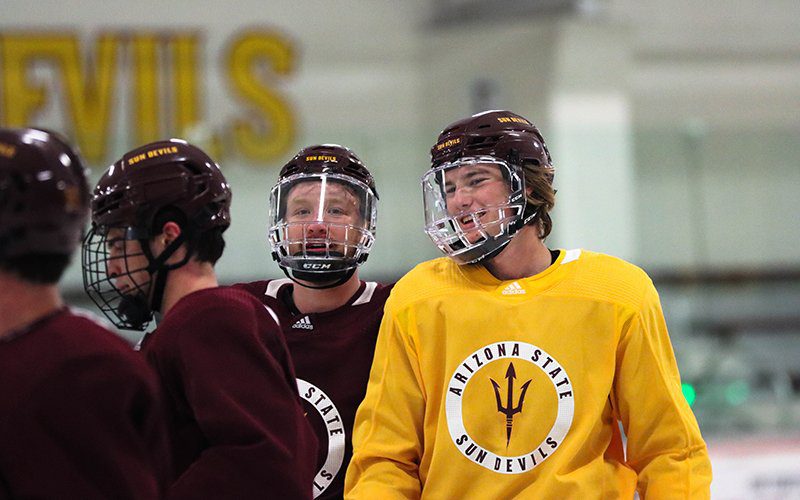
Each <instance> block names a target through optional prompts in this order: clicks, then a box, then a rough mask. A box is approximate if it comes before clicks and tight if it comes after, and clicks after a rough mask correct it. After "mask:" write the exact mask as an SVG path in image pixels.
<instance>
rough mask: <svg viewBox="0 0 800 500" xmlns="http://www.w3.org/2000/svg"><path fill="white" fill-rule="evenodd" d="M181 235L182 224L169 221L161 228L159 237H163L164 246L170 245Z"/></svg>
mask: <svg viewBox="0 0 800 500" xmlns="http://www.w3.org/2000/svg"><path fill="white" fill-rule="evenodd" d="M180 235H181V226H179V225H178V223H177V222H174V221H167V222H165V223H164V226H162V228H161V234H160V235H159V236H157V238H160V239H162V241H163V244H164V246H167V245H169V244H170V243H172V242H173V241H175V239H176V238H177V237H178V236H180Z"/></svg>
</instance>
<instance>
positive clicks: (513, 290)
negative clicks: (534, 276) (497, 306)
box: [502, 281, 525, 295]
mask: <svg viewBox="0 0 800 500" xmlns="http://www.w3.org/2000/svg"><path fill="white" fill-rule="evenodd" d="M524 293H525V289H524V288H522V287H521V286H520V285H519V283H517V282H516V281H515V282H513V283H511V284H510V285H508V286H507V287H505V288H504V289H503V292H502V294H503V295H522V294H524Z"/></svg>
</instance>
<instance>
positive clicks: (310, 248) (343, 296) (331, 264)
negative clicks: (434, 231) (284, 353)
mask: <svg viewBox="0 0 800 500" xmlns="http://www.w3.org/2000/svg"><path fill="white" fill-rule="evenodd" d="M377 202H378V193H377V191H376V189H375V181H374V180H373V178H372V175H371V174H370V172H369V171H368V170H367V168H366V167H365V166H364V164H363V163H362V162H361V160H359V158H358V157H357V156H356V155H355V154H354V153H353V152H352V151H351V150H349V149H347V148H344V147H342V146H338V145H334V144H325V145H318V146H310V147H307V148H305V149H303V150H301V151H300V152H299V153H297V155H296V156H295V157H294V158H292V159H291V160H290V161H289V163H287V164H286V165H285V166H284V167H283V169H282V170H281V172H280V175H279V179H278V182H277V183H276V184H275V186H274V187H273V189H272V191H271V195H270V222H269V224H270V229H269V240H270V243H271V247H272V251H273V253H272V255H273V257H274V258H275V260H276V261H277V262H278V265H279V266H280V267H281V268H282V269H283V271H284V272H285V273H286V275H287V277H288V278H286V279H277V280H267V281H256V282H253V283H247V284H243V285H239V286H242V287H243V288H245V289H246V290H248V291H250V292H251V293H253V294H254V295H255V296H257V297H259V298H260V299H261V300H262V301H263V302H264V304H266V305H267V306H269V307H270V308H271V309H272V310H274V311H275V313H276V314H278V316H279V317H280V319H281V325H282V326H283V334H284V336H285V337H286V341H287V342H288V344H289V350H290V352H291V355H292V359H293V361H294V365H295V370H296V373H297V377H298V381H297V383H298V387H299V389H300V396H301V397H302V398H303V400H304V405H305V410H306V413H307V415H308V418H309V419H310V420H311V423H312V424H313V425H314V430H315V431H316V434H317V438H318V439H319V442H320V449H319V456H318V458H317V459H316V461H315V462H314V465H315V466H316V469H315V470H316V471H317V473H316V477H315V478H314V482H313V486H314V488H313V489H314V495H315V496H316V497H318V498H325V499H328V498H342V492H343V488H344V475H345V470H346V468H347V464H348V463H349V461H350V457H351V455H352V444H351V435H352V428H353V419H354V418H355V412H356V408H358V405H359V403H361V400H362V398H363V397H364V391H365V390H366V386H367V378H368V377H369V369H370V365H371V363H372V355H373V352H374V349H375V338H376V337H377V334H378V327H379V325H380V321H381V316H382V315H383V304H384V302H385V301H386V298H387V296H388V295H389V290H390V288H391V287H390V286H384V285H380V284H378V283H375V282H365V281H361V280H359V278H358V266H359V265H360V264H362V263H363V262H364V261H366V259H367V256H368V255H369V251H370V249H371V248H372V243H373V241H374V239H375V223H376V217H377Z"/></svg>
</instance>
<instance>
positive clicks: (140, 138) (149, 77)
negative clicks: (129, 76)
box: [131, 34, 161, 144]
mask: <svg viewBox="0 0 800 500" xmlns="http://www.w3.org/2000/svg"><path fill="white" fill-rule="evenodd" d="M158 43H159V42H158V38H157V37H156V36H155V35H153V34H142V35H136V36H134V37H133V40H132V41H131V44H132V45H133V47H132V49H133V74H134V90H133V92H134V105H133V109H134V112H133V123H132V125H133V127H132V128H133V129H134V130H135V137H136V143H137V144H143V143H146V142H153V141H155V140H157V139H158V138H159V137H160V136H161V127H160V126H159V125H160V124H159V119H158V118H159V111H160V109H159V108H160V106H159V97H160V96H159V91H158Z"/></svg>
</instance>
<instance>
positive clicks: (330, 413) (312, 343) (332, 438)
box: [236, 278, 392, 499]
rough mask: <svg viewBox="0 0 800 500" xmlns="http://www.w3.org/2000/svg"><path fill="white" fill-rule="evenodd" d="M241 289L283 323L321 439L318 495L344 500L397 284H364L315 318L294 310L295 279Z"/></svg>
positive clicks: (316, 483) (307, 406) (302, 392)
mask: <svg viewBox="0 0 800 500" xmlns="http://www.w3.org/2000/svg"><path fill="white" fill-rule="evenodd" d="M236 286H237V287H241V288H243V289H245V290H247V291H249V292H250V293H252V294H253V295H255V296H256V297H258V298H260V299H261V301H262V302H263V303H264V304H265V305H267V306H268V307H269V308H271V309H272V310H273V311H275V313H276V314H277V315H278V317H279V318H280V322H281V327H282V330H283V334H284V336H285V337H286V342H287V343H288V344H289V351H290V352H291V354H292V360H293V361H294V367H295V371H296V373H297V377H298V380H297V384H298V388H299V389H300V396H301V397H302V398H303V403H304V406H305V409H306V414H307V415H308V418H309V419H310V420H311V423H312V424H313V426H314V430H315V431H316V433H317V438H318V439H319V448H320V449H319V455H318V457H317V461H316V465H317V469H316V471H317V474H316V476H315V478H314V495H315V497H317V498H324V499H328V498H342V496H343V493H344V475H345V471H346V469H347V465H348V464H349V463H350V457H351V456H352V454H353V445H352V440H351V437H352V433H353V421H354V420H355V415H356V409H358V405H359V404H360V403H361V400H362V399H363V398H364V394H365V393H366V390H367V382H368V380H369V370H370V367H371V366H372V356H373V354H374V352H375V340H376V338H377V336H378V328H379V327H380V324H381V318H382V317H383V304H384V302H386V299H387V297H388V296H389V292H390V290H391V288H392V285H388V286H387V285H381V284H378V283H375V282H364V281H362V282H361V286H360V287H359V289H358V291H357V292H356V294H355V295H353V297H352V298H351V299H350V300H349V301H348V302H347V304H345V305H344V306H342V307H340V308H338V309H335V310H333V311H328V312H324V313H311V314H301V313H300V312H299V311H298V310H297V309H296V308H295V307H294V303H293V301H292V298H291V297H292V289H293V287H294V286H298V285H295V284H294V283H293V282H292V281H291V280H289V279H286V278H284V279H278V280H268V281H255V282H252V283H242V284H239V285H236Z"/></svg>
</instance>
